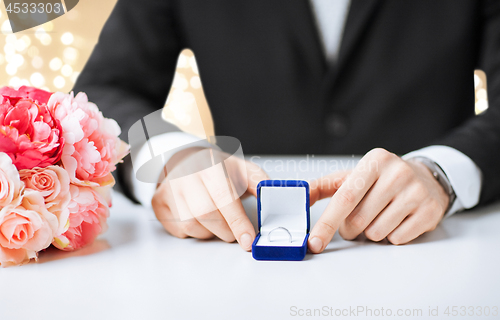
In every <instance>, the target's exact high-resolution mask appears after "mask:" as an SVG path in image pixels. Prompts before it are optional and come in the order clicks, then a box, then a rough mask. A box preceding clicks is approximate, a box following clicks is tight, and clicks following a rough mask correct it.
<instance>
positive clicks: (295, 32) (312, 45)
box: [276, 0, 327, 78]
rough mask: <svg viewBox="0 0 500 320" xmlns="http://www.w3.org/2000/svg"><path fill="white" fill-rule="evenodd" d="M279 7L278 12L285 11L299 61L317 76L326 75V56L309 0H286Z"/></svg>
mask: <svg viewBox="0 0 500 320" xmlns="http://www.w3.org/2000/svg"><path fill="white" fill-rule="evenodd" d="M276 3H278V2H276ZM277 9H278V10H279V11H278V12H280V11H281V12H283V11H285V14H286V17H287V20H288V26H287V27H288V28H289V30H290V31H291V37H292V38H293V39H292V41H293V47H295V48H294V53H295V54H298V55H300V57H301V58H300V59H301V61H297V63H301V64H305V66H306V67H308V68H309V69H310V70H311V71H313V73H314V74H315V75H316V76H318V77H320V78H322V77H324V75H325V73H326V70H327V63H326V56H325V53H324V52H323V46H322V44H321V39H320V35H319V33H318V29H317V27H316V21H315V18H314V15H313V12H312V8H311V5H310V3H309V0H300V1H298V0H294V1H290V0H286V1H283V2H279V7H278V8H277Z"/></svg>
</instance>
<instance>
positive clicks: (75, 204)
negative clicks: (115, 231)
mask: <svg viewBox="0 0 500 320" xmlns="http://www.w3.org/2000/svg"><path fill="white" fill-rule="evenodd" d="M70 193H71V201H70V203H69V205H68V208H69V228H68V230H67V231H66V232H65V233H63V234H62V235H60V236H56V237H55V238H54V242H53V243H52V244H53V245H54V246H56V247H57V248H59V249H61V250H66V251H71V250H75V249H80V248H82V247H84V246H86V245H87V244H90V243H92V242H93V241H94V240H95V238H96V237H97V236H98V235H99V234H100V233H102V232H104V231H106V229H107V224H106V219H107V218H108V216H109V208H108V206H107V205H106V200H105V199H103V198H102V196H100V195H99V194H98V193H97V192H95V191H94V190H93V189H92V188H90V187H81V186H75V185H71V186H70Z"/></svg>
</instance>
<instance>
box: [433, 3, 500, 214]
mask: <svg viewBox="0 0 500 320" xmlns="http://www.w3.org/2000/svg"><path fill="white" fill-rule="evenodd" d="M481 13H482V17H481V19H480V23H481V30H482V32H481V34H480V38H479V40H480V41H478V43H479V48H480V49H479V57H478V68H479V69H482V70H483V71H484V72H485V73H486V76H487V86H488V100H489V108H488V109H487V110H486V111H485V112H483V113H482V114H480V115H478V116H476V117H474V118H472V119H471V120H469V121H468V122H467V123H465V125H463V126H461V127H459V128H457V129H456V130H454V131H453V132H452V133H450V134H449V135H448V136H446V137H444V138H443V139H441V140H440V141H437V143H436V144H444V145H448V146H450V147H453V148H455V149H457V150H459V151H461V152H463V153H465V154H466V155H468V156H469V157H470V158H471V159H472V160H473V161H474V162H475V163H476V164H477V166H478V167H479V168H480V169H481V171H482V173H483V185H482V191H481V197H480V201H479V203H480V204H484V203H486V202H490V201H492V200H495V199H497V198H499V195H500V1H495V0H491V1H484V2H483V7H482V10H481ZM471 45H475V44H473V43H471ZM471 76H472V75H471Z"/></svg>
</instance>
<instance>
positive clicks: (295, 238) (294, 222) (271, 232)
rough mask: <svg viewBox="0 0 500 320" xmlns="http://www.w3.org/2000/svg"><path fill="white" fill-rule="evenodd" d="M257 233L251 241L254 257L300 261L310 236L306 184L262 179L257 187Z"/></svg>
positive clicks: (296, 181)
mask: <svg viewBox="0 0 500 320" xmlns="http://www.w3.org/2000/svg"><path fill="white" fill-rule="evenodd" d="M257 214H258V227H259V233H258V234H257V237H255V240H254V242H253V244H252V255H253V257H254V259H256V260H303V259H304V257H305V255H306V251H307V239H308V238H309V225H310V218H309V184H308V183H307V182H306V181H302V180H264V181H261V182H260V183H259V184H258V186H257Z"/></svg>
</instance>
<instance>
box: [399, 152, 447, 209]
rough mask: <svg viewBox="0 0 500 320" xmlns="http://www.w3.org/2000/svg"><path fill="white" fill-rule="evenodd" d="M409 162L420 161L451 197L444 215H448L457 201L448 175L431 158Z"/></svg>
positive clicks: (418, 158) (415, 159)
mask: <svg viewBox="0 0 500 320" xmlns="http://www.w3.org/2000/svg"><path fill="white" fill-rule="evenodd" d="M408 160H414V161H418V162H420V163H422V164H423V165H424V166H426V167H427V168H428V169H429V170H430V171H431V173H432V176H433V177H434V178H435V179H436V180H437V182H439V184H440V185H441V186H442V187H443V189H444V191H445V192H446V193H447V194H448V196H449V197H450V201H449V202H448V207H447V208H446V211H445V213H444V214H445V215H446V214H447V213H448V211H449V210H450V208H451V206H452V205H453V203H454V202H455V199H456V198H457V195H456V194H455V191H454V190H453V187H452V186H451V183H450V180H448V177H447V176H446V173H444V171H443V169H441V167H440V166H439V165H438V164H437V163H435V162H434V161H432V160H431V159H429V158H426V157H420V156H419V157H414V158H410V159H408Z"/></svg>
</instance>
